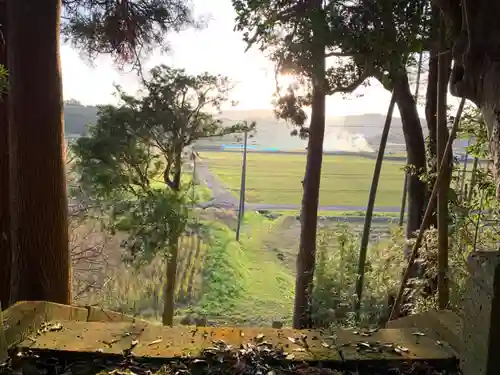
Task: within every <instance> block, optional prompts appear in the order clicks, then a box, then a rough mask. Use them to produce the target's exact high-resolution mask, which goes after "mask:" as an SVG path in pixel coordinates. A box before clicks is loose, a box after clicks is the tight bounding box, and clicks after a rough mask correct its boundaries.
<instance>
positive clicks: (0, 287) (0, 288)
mask: <svg viewBox="0 0 500 375" xmlns="http://www.w3.org/2000/svg"><path fill="white" fill-rule="evenodd" d="M6 41H7V8H6V3H5V1H0V64H1V65H3V66H4V67H6V68H7V44H6ZM9 181H10V170H9V119H8V114H7V95H5V94H4V95H2V96H1V97H0V310H1V309H5V308H7V307H8V306H9V299H10V267H11V264H10V263H11V248H10V194H9V184H10V182H9Z"/></svg>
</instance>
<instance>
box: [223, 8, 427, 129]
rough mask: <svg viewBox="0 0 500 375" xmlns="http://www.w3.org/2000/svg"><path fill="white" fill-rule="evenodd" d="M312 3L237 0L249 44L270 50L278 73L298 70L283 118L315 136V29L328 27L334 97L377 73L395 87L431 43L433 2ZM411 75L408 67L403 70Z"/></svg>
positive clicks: (329, 89)
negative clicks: (311, 126)
mask: <svg viewBox="0 0 500 375" xmlns="http://www.w3.org/2000/svg"><path fill="white" fill-rule="evenodd" d="M307 4H308V3H307V2H305V1H283V0H259V1H254V0H233V6H234V8H235V10H236V13H237V18H236V29H237V30H239V31H243V33H244V40H245V42H246V43H247V46H248V48H251V47H253V46H256V47H258V48H260V49H261V50H263V51H266V52H268V54H269V56H270V57H271V59H272V60H273V61H274V62H275V64H276V72H277V74H290V75H293V76H295V77H296V78H297V82H298V85H294V86H290V87H284V88H281V89H279V88H278V93H277V100H276V115H277V117H278V118H282V119H286V120H289V121H291V122H292V123H293V124H295V125H297V126H298V127H299V128H300V129H299V130H297V131H294V132H293V134H298V135H301V136H303V137H305V136H307V132H308V130H307V126H306V125H305V121H306V118H307V116H306V115H305V112H304V111H303V107H307V106H310V105H311V95H312V92H311V87H312V86H311V81H312V79H313V74H314V65H315V59H314V58H313V55H312V53H311V51H312V50H311V48H312V33H313V32H312V30H313V29H315V28H316V29H317V28H318V26H319V27H320V28H321V30H322V31H323V37H322V39H323V41H324V43H325V54H326V58H327V59H328V60H327V61H328V62H327V71H326V77H325V78H326V84H325V86H326V87H325V93H326V95H333V94H335V93H342V94H345V93H350V92H352V91H354V90H355V89H356V88H357V87H359V86H360V85H361V84H363V83H365V84H366V82H365V81H366V79H367V78H369V77H374V78H377V79H378V80H379V81H380V82H381V83H382V84H383V85H384V86H385V87H386V88H387V89H389V90H392V75H394V74H395V73H398V70H400V69H401V67H403V68H404V66H405V65H406V64H407V63H408V62H410V61H411V57H412V54H414V53H417V52H420V51H421V50H422V49H425V48H427V45H428V44H429V43H428V39H429V32H430V30H429V29H430V5H429V2H428V1H427V0H420V1H412V2H408V1H403V0H384V1H375V0H357V1H338V0H330V1H327V2H323V9H321V10H320V11H318V10H312V8H311V7H310V6H308V5H307ZM403 73H404V74H406V73H405V72H403Z"/></svg>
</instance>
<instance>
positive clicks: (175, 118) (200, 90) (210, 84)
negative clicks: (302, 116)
mask: <svg viewBox="0 0 500 375" xmlns="http://www.w3.org/2000/svg"><path fill="white" fill-rule="evenodd" d="M143 88H144V96H143V97H142V98H140V99H137V98H134V97H132V96H129V95H127V94H126V93H124V92H123V91H121V90H120V89H119V93H120V97H121V99H122V101H123V105H122V110H123V111H126V112H127V115H125V116H129V120H130V121H128V120H127V119H123V121H125V123H128V124H130V128H131V131H132V132H133V134H134V136H136V137H138V138H140V139H141V142H143V143H145V144H147V145H149V146H150V147H155V148H156V149H157V150H159V152H160V153H161V154H162V157H163V158H164V160H165V161H166V165H165V166H164V173H163V181H164V182H165V183H166V184H167V185H168V186H170V187H171V188H173V189H174V190H176V189H178V188H179V182H180V172H181V169H182V168H181V154H182V151H183V150H184V149H185V148H186V147H187V146H190V145H192V144H193V142H195V141H196V140H198V139H201V138H209V137H216V136H224V135H227V134H235V133H243V132H244V131H249V132H252V131H253V130H254V129H255V124H254V123H251V124H249V123H247V122H239V123H235V124H232V125H227V126H226V124H223V123H222V121H221V120H220V119H219V118H217V117H216V113H217V112H220V110H221V106H222V105H224V104H226V103H227V102H229V93H230V90H231V88H232V87H231V82H230V81H229V79H228V78H227V77H223V76H220V75H211V74H209V73H202V74H199V75H189V74H187V73H186V72H185V71H184V70H183V69H174V68H170V67H167V66H165V65H160V66H158V67H156V68H154V69H152V71H151V77H150V79H148V80H146V81H145V82H144V87H143ZM127 121H128V122H127Z"/></svg>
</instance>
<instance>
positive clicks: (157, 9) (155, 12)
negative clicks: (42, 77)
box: [62, 0, 196, 68]
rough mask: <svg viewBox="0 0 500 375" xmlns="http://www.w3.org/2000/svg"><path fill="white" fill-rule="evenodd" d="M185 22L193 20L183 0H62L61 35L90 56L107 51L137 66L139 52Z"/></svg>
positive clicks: (157, 43) (157, 44)
mask: <svg viewBox="0 0 500 375" xmlns="http://www.w3.org/2000/svg"><path fill="white" fill-rule="evenodd" d="M186 26H196V22H195V20H194V19H193V17H192V12H191V9H190V7H189V2H187V1H183V0H122V1H116V0H63V22H62V32H63V35H64V36H65V38H66V40H69V41H71V42H72V43H73V45H74V46H76V47H77V48H78V49H80V50H81V51H83V52H84V53H86V54H87V55H88V56H89V58H91V59H94V58H95V57H96V56H97V55H98V54H102V53H106V54H110V55H111V56H112V57H113V58H114V59H115V61H117V62H120V63H125V62H127V63H130V62H131V63H133V64H135V65H136V66H137V67H138V68H140V58H141V55H144V54H145V53H147V52H149V51H151V50H152V49H153V48H156V47H163V48H165V42H164V38H165V35H166V34H167V33H168V32H171V31H174V32H177V31H180V30H182V29H183V28H185V27H186Z"/></svg>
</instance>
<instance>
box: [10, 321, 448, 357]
mask: <svg viewBox="0 0 500 375" xmlns="http://www.w3.org/2000/svg"><path fill="white" fill-rule="evenodd" d="M51 324H57V322H52V323H51ZM61 325H62V327H61V329H60V330H57V331H47V332H44V333H43V334H41V335H39V336H37V337H36V338H35V340H31V339H28V340H25V341H23V342H22V343H21V344H20V347H21V348H23V349H29V350H32V351H35V352H36V351H43V352H47V351H49V352H52V351H57V352H67V353H81V354H85V353H87V354H92V353H94V354H95V353H103V354H107V355H122V354H123V352H124V351H125V350H133V353H134V355H135V356H138V357H147V358H151V359H152V358H157V359H164V360H170V359H179V358H183V357H186V356H188V357H200V356H202V355H203V350H204V349H210V348H212V349H210V350H213V347H214V346H217V345H218V344H219V343H223V345H225V346H226V345H230V346H231V347H233V348H239V347H240V346H241V345H244V344H253V345H257V346H260V345H266V344H269V345H272V346H273V347H275V348H282V349H283V350H284V351H285V352H286V353H287V355H288V357H287V359H289V360H290V361H299V362H300V361H307V362H318V361H321V362H332V363H338V364H346V363H352V362H356V361H361V362H363V365H366V364H384V363H387V362H409V361H434V362H439V361H441V362H446V363H447V362H449V361H455V360H456V357H455V355H454V353H453V352H452V351H450V350H447V348H446V347H444V346H441V345H439V344H438V343H436V340H434V339H433V338H431V337H430V336H428V335H427V334H426V333H425V332H418V333H419V334H418V335H417V334H415V332H416V331H415V330H413V329H384V330H380V331H376V332H361V333H359V332H354V331H347V330H336V331H320V330H293V329H273V328H258V327H254V328H252V327H241V328H238V327H186V326H181V327H162V326H154V325H152V324H145V323H142V322H136V323H130V322H116V323H111V324H110V323H102V322H77V321H72V322H69V321H67V322H63V323H61Z"/></svg>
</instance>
